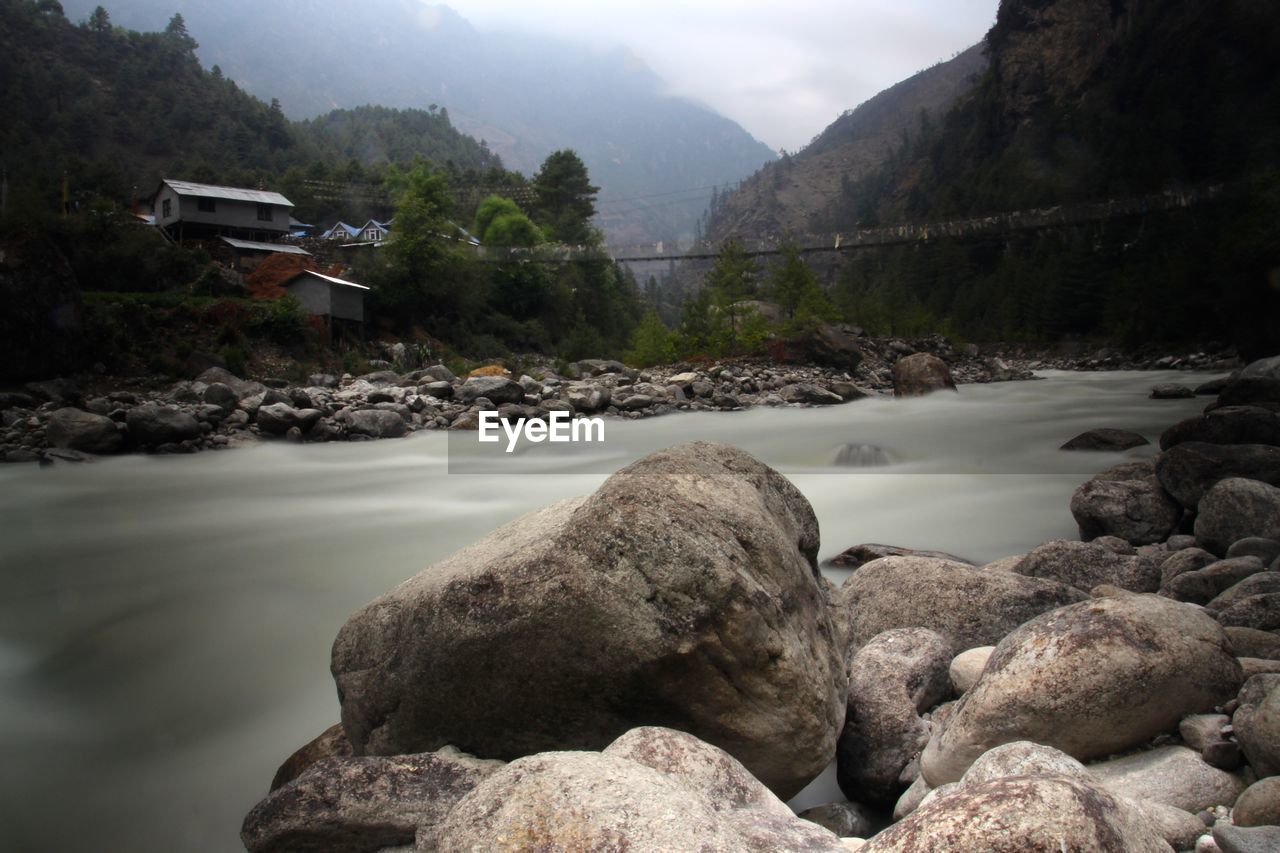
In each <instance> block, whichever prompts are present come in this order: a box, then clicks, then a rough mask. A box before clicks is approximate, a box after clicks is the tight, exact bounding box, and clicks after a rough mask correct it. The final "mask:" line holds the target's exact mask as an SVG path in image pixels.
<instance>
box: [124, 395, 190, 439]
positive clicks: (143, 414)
mask: <svg viewBox="0 0 1280 853" xmlns="http://www.w3.org/2000/svg"><path fill="white" fill-rule="evenodd" d="M125 423H126V424H128V426H129V436H130V437H131V438H132V439H133V440H134V441H136V442H138V444H142V445H147V446H154V445H161V444H177V443H179V442H183V441H187V440H190V439H195V438H199V437H200V424H199V423H198V422H197V421H196V419H195V418H194V417H192V416H191V415H189V414H188V413H186V412H184V411H181V410H180V409H176V408H174V407H172V406H162V405H160V404H158V403H144V404H143V405H141V406H137V407H135V408H132V409H130V410H129V414H128V415H127V416H126V418H125Z"/></svg>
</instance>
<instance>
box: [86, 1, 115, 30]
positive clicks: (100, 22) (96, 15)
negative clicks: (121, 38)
mask: <svg viewBox="0 0 1280 853" xmlns="http://www.w3.org/2000/svg"><path fill="white" fill-rule="evenodd" d="M86 26H87V27H88V28H89V29H90V30H92V31H93V32H95V33H109V32H111V16H110V15H108V14H107V10H106V9H104V8H102V7H101V6H95V7H94V9H93V11H92V12H90V13H89V20H88V21H87V22H86Z"/></svg>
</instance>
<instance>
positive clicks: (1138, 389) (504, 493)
mask: <svg viewBox="0 0 1280 853" xmlns="http://www.w3.org/2000/svg"><path fill="white" fill-rule="evenodd" d="M1045 377H1046V378H1044V379H1042V380H1040V381H1034V382H1013V383H1003V384H994V385H977V386H974V385H970V386H963V387H962V388H961V389H960V393H959V394H958V395H954V394H939V395H934V396H931V397H927V398H923V399H917V400H904V401H895V400H888V399H878V400H864V401H860V402H857V403H853V404H850V405H845V406H836V407H832V408H822V409H819V408H815V409H806V410H797V409H776V410H771V409H755V410H751V411H746V412H735V413H717V414H710V413H697V414H684V415H671V416H667V417H662V418H655V419H649V420H643V421H621V420H609V421H607V427H606V430H607V432H606V442H605V444H604V445H603V447H602V448H601V449H599V450H597V451H595V452H594V456H593V457H592V464H591V466H590V470H594V471H597V472H600V471H602V470H606V469H607V470H612V469H616V468H618V467H621V466H622V465H623V464H625V463H626V462H628V461H631V460H633V459H635V458H638V457H639V456H641V455H643V454H644V453H646V452H648V451H650V450H654V449H658V448H662V447H666V446H669V445H671V444H675V443H678V442H680V441H686V440H689V439H694V438H699V439H709V440H717V441H724V442H728V443H731V444H736V445H738V446H740V447H743V448H745V449H747V450H749V451H751V452H752V453H754V454H756V455H757V456H758V457H759V458H761V459H763V460H764V461H766V462H768V463H769V464H771V465H773V466H774V467H776V468H778V469H779V470H781V471H783V472H784V473H786V474H787V475H788V476H790V477H791V478H792V480H793V481H794V482H795V483H796V484H797V485H798V486H799V488H800V490H801V491H802V492H804V494H805V495H806V496H807V497H808V498H809V500H810V501H811V502H812V503H813V506H814V508H815V510H816V511H817V515H818V519H819V522H820V524H821V529H822V534H823V536H822V553H821V556H822V558H824V559H825V558H827V557H830V556H833V555H835V554H837V553H839V552H840V551H841V550H843V549H844V548H846V547H848V546H851V545H854V544H857V543H860V542H882V543H889V544H895V545H904V546H910V547H917V548H928V549H936V550H943V551H949V552H952V553H955V554H959V555H962V556H965V557H968V558H970V559H972V560H977V561H988V560H992V559H995V558H997V557H1002V556H1005V555H1008V554H1014V553H1022V552H1025V551H1027V550H1029V549H1031V548H1032V547H1034V546H1035V545H1037V544H1039V543H1040V542H1042V541H1044V540H1046V539H1051V538H1054V537H1070V538H1074V537H1075V535H1076V531H1075V526H1074V523H1073V521H1072V519H1071V514H1070V512H1069V510H1068V502H1069V499H1070V495H1071V492H1072V490H1073V489H1074V488H1075V487H1076V486H1077V485H1078V484H1079V483H1080V482H1081V481H1083V480H1084V479H1086V478H1087V477H1088V475H1089V474H1091V473H1093V472H1095V471H1098V470H1101V469H1102V468H1105V467H1108V466H1110V465H1112V464H1114V463H1116V462H1118V461H1122V460H1123V459H1127V458H1132V457H1136V456H1143V455H1150V454H1152V453H1154V452H1155V447H1154V446H1150V447H1145V448H1139V449H1137V450H1134V451H1130V452H1129V453H1128V454H1124V455H1120V454H1110V453H1064V452H1060V451H1058V450H1057V449H1056V448H1057V447H1058V446H1059V445H1060V444H1062V443H1063V442H1064V441H1066V440H1067V439H1069V438H1071V437H1072V436H1074V435H1076V434H1077V433H1080V432H1082V431H1084V430H1086V429H1089V428H1092V427H1118V428H1123V429H1132V430H1135V431H1137V432H1140V433H1142V434H1144V435H1146V436H1147V437H1148V438H1150V439H1151V440H1152V441H1153V442H1154V441H1156V440H1157V439H1158V436H1159V434H1160V432H1161V431H1162V430H1163V429H1164V428H1165V427H1167V426H1169V425H1170V424H1172V423H1174V422H1175V421H1177V420H1180V419H1182V418H1184V417H1187V416H1190V415H1191V414H1194V413H1196V412H1198V411H1200V410H1201V409H1202V408H1203V407H1204V405H1205V403H1206V399H1205V398H1198V399H1191V400H1174V401H1157V400H1150V399H1148V398H1147V393H1148V391H1149V390H1150V388H1151V387H1152V386H1153V385H1155V384H1157V383H1159V382H1168V381H1176V382H1183V383H1187V384H1195V383H1197V382H1199V381H1202V380H1203V379H1204V378H1206V377H1203V376H1193V375H1188V374H1177V373H1083V374H1081V373H1056V372H1055V373H1048V374H1045ZM845 443H853V444H859V445H860V444H866V445H874V446H878V447H880V448H883V449H884V451H885V452H886V454H887V456H888V458H889V460H890V462H891V464H890V465H889V466H888V467H878V468H872V469H865V470H864V472H861V473H848V472H849V471H850V469H847V468H846V469H841V468H836V467H834V466H832V465H831V462H832V460H833V459H834V458H835V456H836V453H837V451H838V449H839V447H840V446H841V445H842V444H845ZM446 449H447V448H446V441H445V436H444V435H442V434H439V433H419V434H417V435H415V436H413V437H410V438H408V439H404V440H396V441H379V442H370V443H358V444H357V443H352V444H329V445H293V444H287V443H284V442H272V443H267V444H263V445H261V446H258V447H254V448H251V449H239V450H233V451H227V452H218V453H204V454H200V455H196V456H187V457H146V456H130V457H121V458H117V459H109V460H102V461H99V462H96V463H94V464H91V465H80V466H75V465H58V466H55V467H53V468H49V469H38V468H36V467H35V466H32V465H8V466H0V579H2V583H0V748H2V749H3V760H2V761H0V849H3V850H6V851H27V850H33V851H34V850H59V851H114V850H118V851H131V853H148V851H166V853H173V851H201V853H205V852H206V851H232V850H241V849H243V848H242V847H241V846H240V843H239V837H238V833H239V828H240V822H241V820H242V818H243V816H244V814H245V812H246V811H248V809H249V808H250V807H251V806H252V805H253V804H254V803H255V802H257V801H258V800H259V799H260V798H261V797H262V796H264V795H265V794H266V792H267V787H268V784H269V783H270V780H271V777H272V775H273V773H274V772H275V769H276V767H277V766H278V765H279V764H280V763H281V762H282V761H283V760H284V758H285V757H287V756H288V755H289V753H291V752H292V751H293V750H294V749H295V748H297V747H298V746H301V745H302V744H303V743H305V742H306V741H308V740H309V739H310V738H311V737H313V736H314V735H316V734H318V733H319V732H320V731H321V730H323V729H324V728H326V727H328V726H329V725H331V724H332V723H334V722H335V721H336V720H337V714H338V707H337V699H336V695H335V691H334V687H333V682H332V679H331V678H330V676H329V670H328V666H329V647H330V643H331V642H332V640H333V637H334V635H335V634H336V632H337V630H338V628H339V626H340V625H341V624H342V622H343V620H344V619H345V618H346V617H347V616H348V615H349V614H350V613H351V612H352V611H353V610H355V609H356V608H357V607H359V606H360V605H361V604H363V603H364V602H366V601H368V600H369V599H371V598H373V597H374V596H376V595H378V594H380V593H381V592H383V591H384V590H386V589H387V588H389V587H391V586H392V585H394V584H396V583H397V582H399V581H400V580H402V579H404V578H405V577H408V576H409V575H411V574H413V573H415V572H417V571H418V570H419V569H421V568H423V567H425V566H426V565H428V564H430V563H431V562H433V561H434V560H436V559H437V558H439V557H442V556H444V555H445V554H447V553H449V552H451V551H454V550H456V549H457V548H459V547H462V546H463V545H466V544H468V543H469V542H471V541H473V540H475V539H476V538H478V537H479V536H481V535H483V534H484V533H486V532H488V531H490V530H492V529H493V528H495V527H497V526H498V525H500V524H502V523H504V522H506V521H508V520H510V519H512V518H515V517H516V516H519V515H521V514H522V513H524V512H527V511H529V510H531V509H533V508H536V507H540V506H543V505H545V504H548V503H551V502H553V501H555V500H558V499H560V498H563V497H568V496H571V495H576V494H585V493H588V492H590V491H592V490H593V489H594V488H595V487H596V486H597V485H598V484H599V483H600V482H601V481H602V480H603V478H604V474H603V473H593V474H559V473H532V472H529V473H516V472H518V471H525V470H526V468H527V466H524V465H523V464H522V463H521V461H520V460H519V459H513V461H512V469H511V472H510V473H507V474H504V475H483V476H481V475H469V476H468V475H458V474H449V473H447V471H446V465H445V454H446ZM839 575H840V573H834V574H833V575H832V577H833V579H835V580H836V581H837V582H839V581H840V580H841V579H842V578H841V576H839ZM806 804H807V805H812V804H813V803H812V802H810V803H806Z"/></svg>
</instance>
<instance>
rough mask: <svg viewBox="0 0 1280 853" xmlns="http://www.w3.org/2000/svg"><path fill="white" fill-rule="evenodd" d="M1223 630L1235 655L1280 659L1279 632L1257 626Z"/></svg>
mask: <svg viewBox="0 0 1280 853" xmlns="http://www.w3.org/2000/svg"><path fill="white" fill-rule="evenodd" d="M1224 630H1225V631H1226V633H1227V638H1228V639H1230V640H1231V648H1232V649H1233V650H1234V651H1235V653H1236V657H1242V658H1263V659H1266V660H1280V634H1275V633H1272V632H1271V631H1259V630H1258V629H1257V628H1237V627H1229V628H1225V629H1224Z"/></svg>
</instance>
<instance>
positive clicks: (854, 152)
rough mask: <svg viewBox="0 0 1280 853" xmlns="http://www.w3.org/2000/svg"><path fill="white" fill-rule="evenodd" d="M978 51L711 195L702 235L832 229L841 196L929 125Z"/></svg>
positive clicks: (963, 84) (849, 115)
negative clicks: (720, 194)
mask: <svg viewBox="0 0 1280 853" xmlns="http://www.w3.org/2000/svg"><path fill="white" fill-rule="evenodd" d="M986 65H987V59H986V56H985V54H984V51H983V46H982V45H975V46H974V47H971V48H969V49H968V50H966V51H963V52H962V53H960V54H958V55H956V56H955V57H953V58H952V59H951V60H949V61H947V62H942V63H939V64H937V65H935V66H933V67H932V68H929V69H927V70H925V71H921V72H920V73H919V74H916V75H915V76H913V77H911V78H909V79H907V80H904V81H903V82H901V83H898V84H897V85H895V86H892V87H890V88H888V89H886V90H885V91H883V92H881V93H880V94H878V95H876V96H875V97H873V98H871V99H870V100H868V101H866V102H865V103H863V104H862V105H861V106H859V107H857V108H856V109H853V110H850V111H848V112H846V113H845V114H844V115H842V116H840V117H839V118H838V119H836V120H835V122H833V123H832V124H831V125H830V126H828V127H827V129H826V130H824V131H823V132H822V133H821V134H819V135H818V137H817V138H815V139H814V140H813V142H811V143H809V145H807V146H805V148H803V149H802V150H800V151H799V152H797V153H795V154H792V155H788V156H786V157H783V158H782V159H781V160H777V161H775V162H773V163H769V164H768V165H766V166H764V167H763V168H761V169H760V170H759V171H758V172H756V173H755V174H754V175H752V176H751V177H750V178H748V179H747V180H746V181H744V182H743V183H742V185H741V186H740V187H738V188H737V190H736V191H735V192H733V193H726V194H725V195H724V196H723V197H717V202H716V204H715V205H714V209H713V211H712V215H711V217H710V222H709V225H708V230H707V236H708V237H709V238H710V239H712V240H714V241H720V240H723V239H725V238H727V237H731V236H737V237H740V238H751V237H766V236H769V235H777V236H781V235H787V234H792V235H799V234H804V233H823V232H828V231H835V230H839V227H843V226H844V225H845V223H839V225H837V223H836V222H835V221H833V220H835V219H837V217H838V207H839V204H840V202H841V200H842V195H843V193H844V192H845V191H847V189H848V187H850V186H851V185H852V184H853V183H854V182H856V181H858V180H860V179H862V178H864V177H866V176H867V175H868V174H870V173H871V172H872V171H874V170H875V169H876V168H877V167H879V166H881V165H882V164H884V163H885V162H886V161H887V160H888V159H889V157H890V156H891V155H892V154H893V152H894V151H901V150H905V149H906V147H907V146H908V145H909V143H910V141H911V140H913V139H916V138H918V137H919V136H920V134H921V133H922V132H924V131H926V130H927V128H928V127H929V126H930V125H931V124H933V123H936V122H937V121H938V120H939V119H940V118H941V116H942V115H944V114H945V112H946V110H947V109H949V108H950V107H951V106H952V105H953V104H954V103H955V101H956V100H957V98H959V97H960V96H961V95H963V94H965V93H967V92H969V91H970V90H971V89H972V88H973V86H974V85H975V84H976V82H977V79H978V76H979V75H980V74H981V73H982V72H983V71H984V70H985V69H986Z"/></svg>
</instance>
